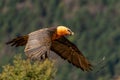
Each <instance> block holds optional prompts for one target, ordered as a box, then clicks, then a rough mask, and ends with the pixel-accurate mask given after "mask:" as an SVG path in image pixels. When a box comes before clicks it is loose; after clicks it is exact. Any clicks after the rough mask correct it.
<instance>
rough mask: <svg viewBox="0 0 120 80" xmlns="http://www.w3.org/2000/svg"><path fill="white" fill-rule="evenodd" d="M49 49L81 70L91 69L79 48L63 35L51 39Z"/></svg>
mask: <svg viewBox="0 0 120 80" xmlns="http://www.w3.org/2000/svg"><path fill="white" fill-rule="evenodd" d="M51 50H52V51H54V52H55V53H57V54H58V55H60V56H61V57H62V58H64V59H66V60H68V62H70V63H72V64H73V65H75V66H76V67H78V68H81V69H82V70H83V71H90V70H92V65H91V64H90V62H89V61H88V60H87V59H86V58H85V57H84V56H83V54H82V53H81V52H80V51H79V49H78V48H77V47H76V46H75V45H74V44H73V43H71V42H70V41H69V40H68V39H66V38H65V37H62V38H60V39H58V40H55V41H53V43H52V46H51Z"/></svg>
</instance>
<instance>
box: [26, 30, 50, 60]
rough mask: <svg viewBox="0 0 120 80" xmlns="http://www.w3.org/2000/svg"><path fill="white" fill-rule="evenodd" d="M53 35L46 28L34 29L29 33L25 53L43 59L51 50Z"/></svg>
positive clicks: (32, 57)
mask: <svg viewBox="0 0 120 80" xmlns="http://www.w3.org/2000/svg"><path fill="white" fill-rule="evenodd" d="M50 45H51V37H50V35H49V34H48V31H47V30H46V29H41V30H38V31H34V32H32V33H30V34H29V38H28V42H27V44H26V47H25V54H26V55H27V57H29V58H30V59H38V60H41V59H43V57H44V56H45V55H46V54H47V53H48V52H49V50H50Z"/></svg>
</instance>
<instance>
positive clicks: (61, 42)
mask: <svg viewBox="0 0 120 80" xmlns="http://www.w3.org/2000/svg"><path fill="white" fill-rule="evenodd" d="M73 34H74V33H73V32H72V31H71V30H70V29H69V28H67V27H65V26H57V27H50V28H43V29H40V30H37V31H34V32H31V33H29V34H28V35H24V36H19V37H17V38H15V39H12V40H11V41H9V42H7V44H11V46H16V47H18V46H24V45H25V50H24V52H25V54H26V56H27V57H28V58H30V59H37V60H44V59H46V58H48V56H47V55H48V54H50V51H53V52H55V53H56V54H58V55H59V56H61V57H62V58H63V59H65V60H68V62H70V63H72V64H73V65H75V66H76V67H78V68H81V69H82V70H83V71H90V70H92V65H91V64H90V62H89V61H88V60H87V59H86V58H85V57H84V55H83V54H82V53H81V51H80V50H79V49H78V48H77V47H76V46H75V45H74V44H73V43H71V42H70V41H69V40H68V39H67V38H65V36H67V35H73ZM51 54H52V53H51Z"/></svg>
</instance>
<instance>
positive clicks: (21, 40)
mask: <svg viewBox="0 0 120 80" xmlns="http://www.w3.org/2000/svg"><path fill="white" fill-rule="evenodd" d="M27 41H28V35H24V36H18V37H17V38H14V39H12V40H11V41H8V42H6V44H7V45H9V44H10V45H11V46H15V47H18V46H24V45H26V43H27Z"/></svg>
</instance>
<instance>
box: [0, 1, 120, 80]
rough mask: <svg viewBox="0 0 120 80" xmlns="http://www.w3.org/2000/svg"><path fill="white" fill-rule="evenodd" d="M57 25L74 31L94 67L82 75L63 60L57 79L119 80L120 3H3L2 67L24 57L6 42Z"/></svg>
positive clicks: (0, 9) (0, 29)
mask: <svg viewBox="0 0 120 80" xmlns="http://www.w3.org/2000/svg"><path fill="white" fill-rule="evenodd" d="M57 25H65V26H68V27H69V28H70V29H71V30H72V31H74V32H75V35H74V36H71V37H69V40H70V41H72V42H73V43H74V44H76V45H77V46H78V48H79V49H80V50H81V51H82V52H83V54H84V55H85V56H86V57H87V58H88V59H89V60H90V61H91V63H92V64H93V66H94V67H93V71H91V72H83V71H81V70H80V69H78V68H76V67H74V66H72V65H71V64H69V63H68V62H67V61H64V60H62V59H61V61H60V62H59V63H58V64H57V65H58V67H57V73H56V76H55V80H120V0H0V66H3V65H5V64H8V63H10V62H11V61H12V58H13V56H14V55H15V54H19V53H22V54H23V55H24V47H19V48H11V47H10V46H6V44H5V42H6V41H8V40H10V39H12V38H14V37H16V36H17V35H23V34H27V33H29V32H32V31H35V30H37V29H40V28H44V27H51V26H57ZM1 69H2V68H0V70H1Z"/></svg>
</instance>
